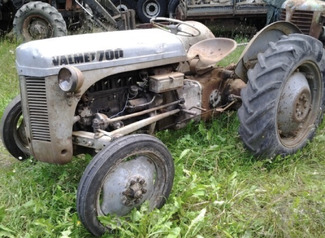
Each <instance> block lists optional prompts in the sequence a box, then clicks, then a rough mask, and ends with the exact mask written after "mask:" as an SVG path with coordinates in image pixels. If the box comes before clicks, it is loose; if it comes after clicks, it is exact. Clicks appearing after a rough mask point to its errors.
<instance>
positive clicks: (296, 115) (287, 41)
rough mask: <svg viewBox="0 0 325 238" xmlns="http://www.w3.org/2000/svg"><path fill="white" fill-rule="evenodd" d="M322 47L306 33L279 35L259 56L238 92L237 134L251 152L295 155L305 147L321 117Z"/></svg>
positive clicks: (268, 154)
mask: <svg viewBox="0 0 325 238" xmlns="http://www.w3.org/2000/svg"><path fill="white" fill-rule="evenodd" d="M322 55H323V46H322V44H321V42H320V41H318V40H316V39H314V38H312V37H310V36H306V35H301V34H292V35H289V36H283V37H282V38H281V39H280V40H279V41H278V42H275V43H274V42H271V43H270V44H269V48H268V49H267V50H266V51H265V52H264V53H260V54H259V55H258V61H257V63H256V65H255V67H254V68H253V69H251V70H249V71H248V78H249V81H248V83H247V87H246V88H244V89H243V90H242V92H241V96H242V106H241V108H240V109H239V110H238V116H239V120H240V128H239V134H240V136H241V138H242V140H243V142H244V144H245V145H246V146H247V147H248V148H249V149H250V150H252V151H253V153H254V154H255V155H258V156H266V157H272V156H275V155H287V154H291V153H295V152H296V151H297V150H299V149H301V148H302V147H303V146H305V145H306V143H307V142H308V140H310V139H311V138H312V137H313V136H314V134H315V130H316V128H317V126H318V125H319V123H320V120H321V116H322V110H321V108H322V104H323V103H322V102H323V82H322V74H321V71H320V66H319V65H320V64H321V59H322Z"/></svg>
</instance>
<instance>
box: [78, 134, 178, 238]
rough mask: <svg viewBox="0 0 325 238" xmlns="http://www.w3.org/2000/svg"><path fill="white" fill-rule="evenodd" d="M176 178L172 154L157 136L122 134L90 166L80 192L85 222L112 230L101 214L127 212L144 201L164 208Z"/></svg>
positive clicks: (80, 210)
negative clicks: (100, 217) (105, 225)
mask: <svg viewBox="0 0 325 238" xmlns="http://www.w3.org/2000/svg"><path fill="white" fill-rule="evenodd" d="M173 178H174V165H173V160H172V156H171V154H170V153H169V151H168V149H167V148H166V146H165V145H164V144H163V143H162V142H161V141H159V140H158V139H156V138H155V137H153V136H149V135H129V136H125V137H121V138H119V139H117V140H116V141H114V142H112V143H111V144H109V145H108V146H107V147H105V149H104V150H102V151H101V152H99V153H98V154H97V155H96V156H95V157H94V158H93V160H92V161H91V162H90V163H89V165H88V166H87V168H86V170H85V172H84V173H83V176H82V178H81V180H80V184H79V187H78V192H77V209H78V214H79V217H80V220H81V222H82V223H83V225H84V226H85V227H86V228H87V229H88V230H89V231H90V232H91V233H92V234H94V235H96V236H100V235H102V234H103V233H104V232H105V231H107V230H108V228H107V227H104V226H103V225H102V224H101V223H100V222H99V220H98V216H106V215H110V214H115V215H117V216H124V215H126V214H128V213H129V212H130V211H131V210H132V209H133V208H135V207H139V206H140V205H141V204H142V203H143V202H145V201H149V206H150V208H160V207H162V206H163V205H164V203H165V202H166V199H167V198H168V196H169V194H170V191H171V188H172V185H173Z"/></svg>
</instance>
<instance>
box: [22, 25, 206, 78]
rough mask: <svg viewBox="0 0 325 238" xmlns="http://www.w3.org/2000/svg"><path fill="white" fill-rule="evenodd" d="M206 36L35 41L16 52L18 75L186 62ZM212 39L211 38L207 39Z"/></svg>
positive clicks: (131, 34) (112, 35)
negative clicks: (189, 52) (71, 68)
mask: <svg viewBox="0 0 325 238" xmlns="http://www.w3.org/2000/svg"><path fill="white" fill-rule="evenodd" d="M205 37H206V36H200V37H197V38H195V37H189V38H190V39H188V40H186V39H184V37H181V36H177V35H174V34H171V33H169V32H166V31H163V30H160V29H145V30H131V31H115V32H105V33H93V34H85V35H75V36H67V37H59V38H52V39H45V40H37V41H32V42H28V43H24V44H22V45H20V46H19V47H18V48H17V50H16V66H17V71H18V74H19V75H24V76H34V77H44V76H49V75H55V74H57V73H58V71H59V70H60V68H62V66H64V65H73V66H75V67H77V68H79V69H80V70H82V71H87V70H93V69H102V68H108V67H117V66H125V65H132V64H139V63H142V62H156V63H155V64H156V65H157V66H158V65H160V61H162V60H164V61H165V62H166V60H168V62H170V63H176V62H180V61H185V60H186V53H187V50H188V48H189V46H190V45H191V44H194V43H196V42H197V41H199V40H202V39H201V38H203V39H205ZM210 37H212V36H210Z"/></svg>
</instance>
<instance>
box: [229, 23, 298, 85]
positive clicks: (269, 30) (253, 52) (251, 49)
mask: <svg viewBox="0 0 325 238" xmlns="http://www.w3.org/2000/svg"><path fill="white" fill-rule="evenodd" d="M292 33H301V31H300V30H299V28H297V27H296V26H295V25H293V24H292V23H290V22H282V21H280V22H275V23H273V24H270V25H268V26H266V27H264V28H263V29H262V30H261V31H259V32H258V33H257V34H256V35H255V36H254V37H253V38H252V40H251V41H250V42H249V44H248V45H247V47H246V48H245V50H244V51H243V53H242V54H241V56H240V58H239V60H238V63H237V66H236V69H235V73H236V75H237V76H238V77H239V78H241V79H242V80H243V81H244V82H247V80H248V78H247V71H248V70H249V69H250V68H253V67H254V65H255V63H256V60H257V54H258V53H262V52H264V51H265V50H266V49H267V48H268V46H269V42H277V41H278V40H280V38H281V37H282V36H283V35H289V34H292Z"/></svg>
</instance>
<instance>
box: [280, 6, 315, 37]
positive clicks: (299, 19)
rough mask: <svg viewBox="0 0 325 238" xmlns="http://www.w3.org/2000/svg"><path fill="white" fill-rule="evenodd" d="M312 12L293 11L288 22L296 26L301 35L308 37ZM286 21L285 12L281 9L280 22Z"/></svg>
mask: <svg viewBox="0 0 325 238" xmlns="http://www.w3.org/2000/svg"><path fill="white" fill-rule="evenodd" d="M313 15H314V12H312V11H301V10H295V11H294V13H293V16H292V17H291V19H290V22H292V23H293V24H295V25H296V26H298V28H299V29H300V30H301V31H302V33H304V34H306V35H309V32H310V27H311V24H312V21H313ZM285 19H286V10H285V9H282V12H281V16H280V20H282V21H284V20H285Z"/></svg>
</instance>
